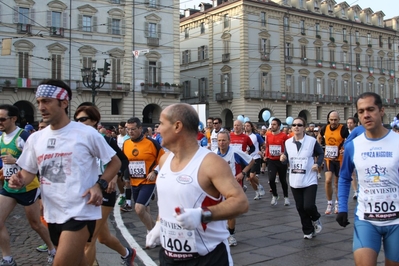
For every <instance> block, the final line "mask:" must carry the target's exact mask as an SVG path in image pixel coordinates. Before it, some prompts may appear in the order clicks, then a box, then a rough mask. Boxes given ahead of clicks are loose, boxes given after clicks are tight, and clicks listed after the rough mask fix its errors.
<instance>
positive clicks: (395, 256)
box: [353, 220, 399, 262]
mask: <svg viewBox="0 0 399 266" xmlns="http://www.w3.org/2000/svg"><path fill="white" fill-rule="evenodd" d="M354 227H355V230H354V232H353V251H356V250H357V249H359V248H371V249H372V250H374V251H375V252H376V253H377V254H378V253H379V252H380V250H381V238H382V243H383V245H384V254H385V258H387V259H389V260H391V261H394V262H399V252H398V239H399V225H385V226H375V225H373V224H371V223H370V222H367V221H361V220H355V226H354Z"/></svg>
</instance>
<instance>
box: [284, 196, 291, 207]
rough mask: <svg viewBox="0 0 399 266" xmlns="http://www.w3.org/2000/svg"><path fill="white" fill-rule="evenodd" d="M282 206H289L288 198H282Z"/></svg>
mask: <svg viewBox="0 0 399 266" xmlns="http://www.w3.org/2000/svg"><path fill="white" fill-rule="evenodd" d="M284 206H290V200H289V198H284Z"/></svg>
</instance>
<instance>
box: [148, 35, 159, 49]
mask: <svg viewBox="0 0 399 266" xmlns="http://www.w3.org/2000/svg"><path fill="white" fill-rule="evenodd" d="M147 45H148V46H155V47H158V46H159V38H152V37H148V38H147Z"/></svg>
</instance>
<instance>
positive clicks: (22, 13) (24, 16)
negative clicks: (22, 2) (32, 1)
mask: <svg viewBox="0 0 399 266" xmlns="http://www.w3.org/2000/svg"><path fill="white" fill-rule="evenodd" d="M18 11H19V12H18V22H19V23H21V24H24V25H26V24H30V23H29V8H25V7H20V8H19V9H18Z"/></svg>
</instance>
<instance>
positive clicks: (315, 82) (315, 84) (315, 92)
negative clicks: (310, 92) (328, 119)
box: [313, 78, 320, 94]
mask: <svg viewBox="0 0 399 266" xmlns="http://www.w3.org/2000/svg"><path fill="white" fill-rule="evenodd" d="M313 89H314V94H319V93H320V92H318V91H317V78H314V79H313Z"/></svg>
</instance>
